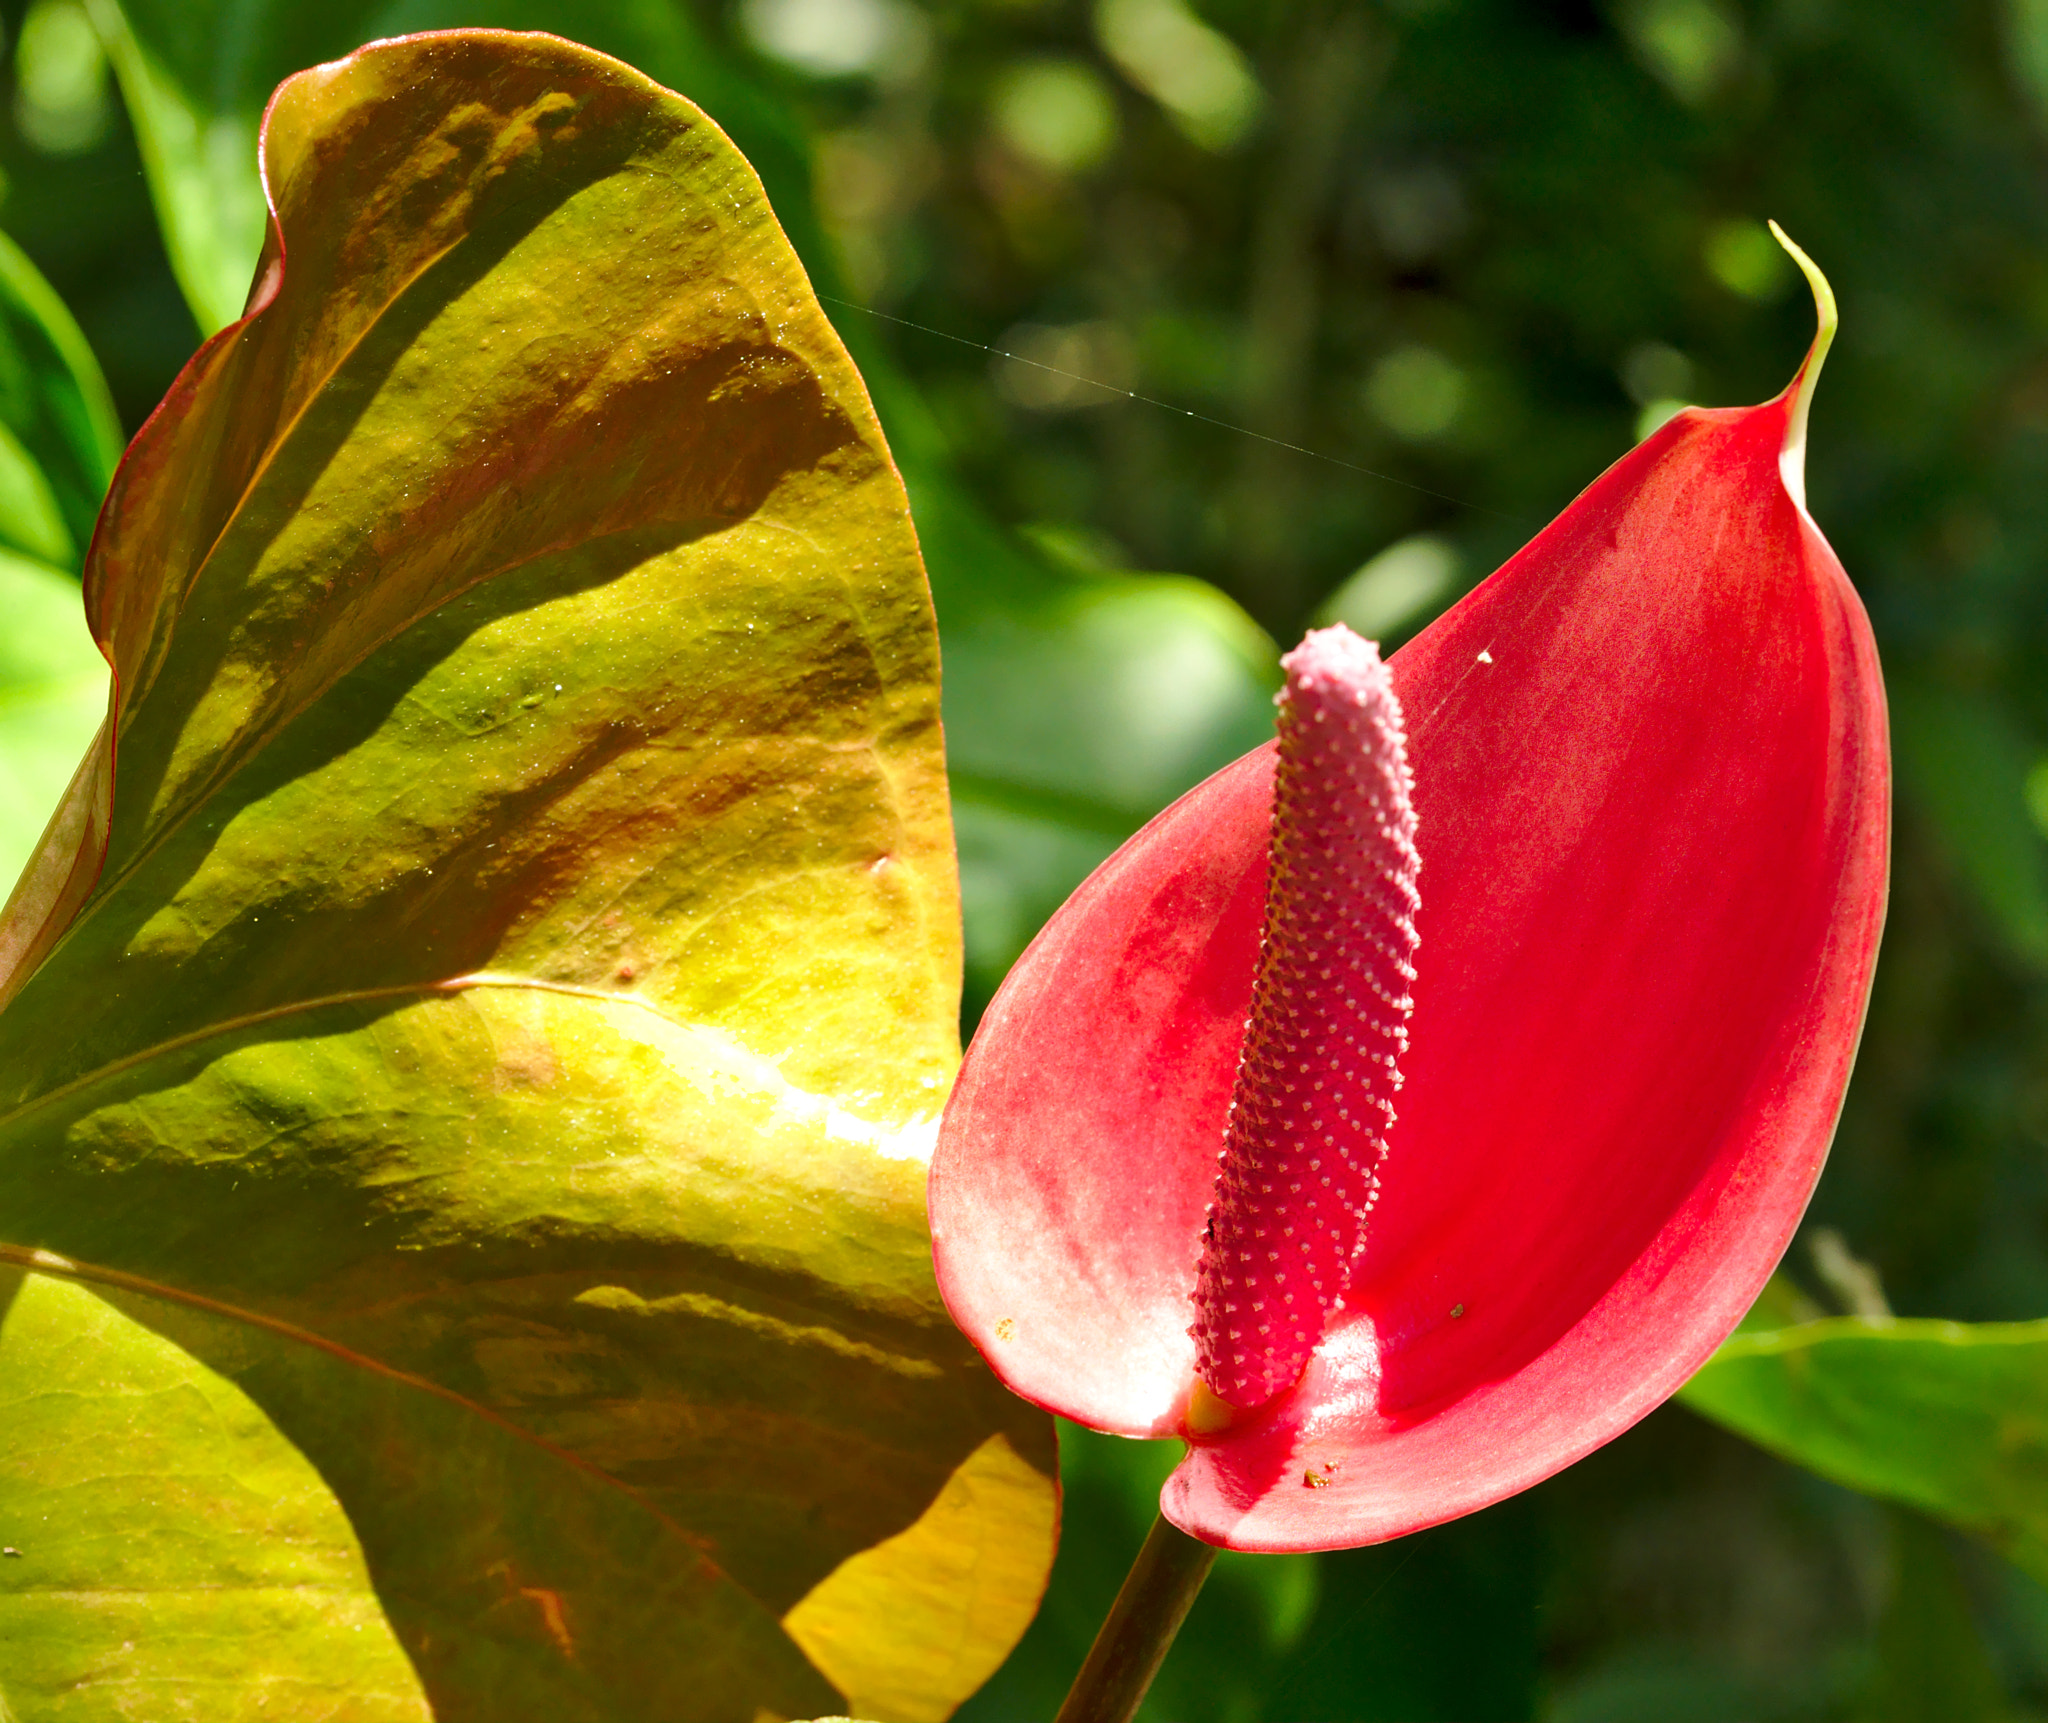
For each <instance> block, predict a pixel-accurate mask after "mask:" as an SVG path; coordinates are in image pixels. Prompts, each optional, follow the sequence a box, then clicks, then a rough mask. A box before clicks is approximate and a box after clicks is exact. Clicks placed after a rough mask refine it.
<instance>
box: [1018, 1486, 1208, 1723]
mask: <svg viewBox="0 0 2048 1723" xmlns="http://www.w3.org/2000/svg"><path fill="white" fill-rule="evenodd" d="M1215 1560H1216V1549H1215V1546H1214V1545H1213V1544H1205V1543H1203V1542H1202V1541H1201V1540H1200V1539H1198V1538H1191V1537H1189V1536H1188V1534H1187V1533H1186V1532H1184V1531H1181V1530H1179V1529H1178V1528H1177V1527H1175V1526H1171V1525H1169V1524H1168V1523H1167V1522H1166V1519H1165V1517H1164V1516H1163V1515H1162V1516H1161V1517H1160V1518H1158V1519H1155V1520H1154V1521H1153V1522H1152V1531H1151V1533H1150V1535H1149V1536H1148V1537H1147V1538H1146V1539H1145V1547H1144V1548H1143V1549H1141V1550H1139V1551H1138V1559H1137V1560H1136V1561H1134V1562H1132V1563H1131V1571H1130V1572H1129V1573H1128V1574H1126V1575H1125V1576H1124V1586H1123V1590H1121V1591H1120V1592H1118V1593H1117V1594H1116V1602H1115V1603H1114V1604H1112V1605H1111V1606H1110V1611H1109V1615H1108V1618H1107V1619H1106V1620H1105V1621H1104V1622H1103V1624H1102V1631H1101V1632H1099V1633H1098V1634H1096V1636H1095V1645H1094V1648H1093V1649H1092V1650H1091V1651H1090V1652H1089V1653H1088V1661H1087V1662H1086V1663H1084V1664H1082V1665H1081V1673H1080V1674H1079V1675H1077V1676H1075V1677H1074V1685H1073V1688H1072V1690H1071V1691H1069V1693H1068V1694H1067V1702H1066V1703H1065V1704H1064V1705H1062V1706H1061V1707H1060V1714H1059V1716H1058V1717H1057V1718H1056V1719H1055V1720H1054V1723H1130V1720H1131V1718H1133V1717H1135V1716H1136V1715H1137V1712H1138V1706H1139V1704H1140V1703H1141V1702H1142V1701H1143V1699H1144V1697H1145V1690H1146V1689H1147V1688H1148V1687H1150V1686H1151V1685H1152V1677H1153V1676H1155V1675H1157V1674H1158V1673H1159V1666H1160V1664H1162V1663H1163V1662H1165V1661H1166V1653H1167V1650H1168V1649H1169V1648H1170V1647H1171V1646H1172V1644H1173V1636H1174V1635H1175V1634H1176V1633H1178V1632H1180V1624H1181V1622H1182V1621H1183V1620H1184V1619H1186V1616H1187V1613H1188V1607H1189V1605H1191V1604H1192V1603H1193V1602H1194V1601H1195V1593H1196V1592H1198V1591H1200V1590H1201V1589H1202V1581H1203V1580H1205V1579H1207V1578H1208V1577H1209V1568H1210V1565H1211V1564H1212V1563H1213V1562H1214V1561H1215Z"/></svg>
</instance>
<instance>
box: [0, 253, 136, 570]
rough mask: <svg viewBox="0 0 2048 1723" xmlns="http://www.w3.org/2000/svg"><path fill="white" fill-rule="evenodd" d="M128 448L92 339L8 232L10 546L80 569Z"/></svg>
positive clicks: (0, 444)
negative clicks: (89, 341) (109, 485)
mask: <svg viewBox="0 0 2048 1723" xmlns="http://www.w3.org/2000/svg"><path fill="white" fill-rule="evenodd" d="M120 453H121V427H120V424H119V422H118V421H117V420H116V419H115V417H114V404H113V400H112V398H111V397H110V396H109V395H108V393H107V385H106V381H105V379H104V378H102V377H101V376H100V370H99V363H98V361H97V360H95V359H94V358H93V356H92V349H91V348H90V347H88V346H87V345H86V344H85V337H84V336H83V335H81V334H80V333H79V332H78V325H77V324H76V323H74V322H72V320H71V314H70V312H68V311H66V310H65V309H64V303H63V301H62V300H60V299H59V298H58V297H57V295H56V293H55V292H54V291H53V290H52V289H51V287H50V284H49V283H48V282H46V281H45V280H44V279H43V278H42V276H41V275H40V274H38V273H37V271H36V267H35V265H34V264H32V263H31V262H29V260H28V258H27V257H26V256H24V255H23V254H22V250H21V248H20V247H19V246H18V245H16V244H15V243H14V241H13V240H11V239H9V238H8V237H7V236H6V235H5V234H0V549H4V550H12V551H17V552H19V553H21V554H22V555H25V556H29V557H33V558H36V559H37V560H39V561H42V562H45V563H50V564H54V565H55V566H57V567H59V568H67V569H76V568H77V567H78V563H79V558H80V557H81V556H83V555H84V553H85V546H86V543H87V541H88V540H89V539H90V538H91V537H92V526H93V521H94V519H95V518H96V517H97V516H98V514H99V512H100V499H101V498H102V497H103V496H105V495H106V490H107V481H108V480H109V479H110V478H112V477H113V474H114V462H115V461H116V460H117V459H118V458H119V457H120Z"/></svg>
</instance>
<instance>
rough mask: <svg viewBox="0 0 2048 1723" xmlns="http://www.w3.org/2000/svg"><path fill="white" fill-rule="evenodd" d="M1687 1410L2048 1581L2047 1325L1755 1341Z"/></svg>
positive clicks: (1799, 1327)
mask: <svg viewBox="0 0 2048 1723" xmlns="http://www.w3.org/2000/svg"><path fill="white" fill-rule="evenodd" d="M1679 1397H1680V1398H1681V1399H1682V1400H1684V1402H1685V1403H1686V1404H1687V1405H1688V1406H1690V1407H1691V1408H1692V1409H1693V1410H1694V1411H1695V1412H1698V1413H1700V1414H1702V1415H1703V1416H1705V1417H1708V1418H1711V1419H1713V1420H1714V1421H1715V1422H1716V1423H1717V1424H1721V1425H1723V1426H1724V1427H1726V1428H1727V1429H1730V1430H1733V1431H1735V1432H1736V1434H1738V1435H1741V1436H1746V1437H1748V1438H1749V1439H1750V1440H1751V1441H1753V1442H1755V1443H1757V1444H1758V1445H1759V1446H1760V1447H1764V1448H1768V1449H1769V1450H1770V1451H1771V1452H1772V1453H1774V1454H1779V1455H1782V1456H1783V1457H1784V1458H1786V1459H1788V1460H1791V1461H1793V1462H1794V1463H1795V1464H1797V1465H1801V1466H1805V1467H1807V1468H1808V1469H1809V1470H1811V1471H1815V1472H1818V1473H1819V1474H1820V1475H1821V1476H1822V1477H1824V1478H1830V1479H1832V1480H1834V1481H1835V1482H1836V1483H1839V1484H1846V1485H1847V1486H1848V1487H1849V1488H1851V1489H1854V1490H1861V1491H1863V1492H1864V1493H1865V1494H1866V1495H1873V1496H1878V1497H1881V1498H1883V1499H1885V1500H1887V1501H1894V1502H1899V1503H1902V1504H1904V1505H1905V1506H1907V1507H1910V1508H1915V1509H1918V1510H1919V1511H1920V1512H1921V1513H1924V1514H1928V1515H1931V1516H1932V1517H1934V1518H1935V1519H1939V1520H1944V1521H1946V1522H1947V1523H1948V1524H1950V1525H1953V1526H1959V1527H1961V1528H1962V1529H1963V1530H1965V1531H1970V1532H1975V1533H1977V1534H1978V1535H1979V1536H1981V1537H1983V1538H1985V1539H1986V1540H1987V1541H1989V1542H1990V1543H1991V1545H1992V1546H1993V1547H1994V1548H1996V1549H1998V1550H1999V1551H2001V1552H2002V1553H2003V1554H2005V1555H2006V1556H2008V1557H2009V1558H2010V1559H2011V1560H2012V1561H2013V1562H2015V1563H2016V1564H2017V1565H2018V1566H2020V1567H2022V1568H2024V1569H2025V1570H2026V1571H2027V1572H2029V1573H2031V1574H2032V1575H2034V1577H2035V1578H2037V1579H2041V1580H2048V1322H1986V1323H1976V1324H1967V1323H1960V1322H1931V1321H1921V1320H1907V1319H1900V1320H1897V1321H1891V1322H1877V1321H1870V1320H1867V1319H1865V1318H1861V1317H1827V1318H1823V1319H1821V1320H1818V1321H1811V1322H1802V1323H1797V1324H1795V1325H1793V1326H1789V1327H1784V1328H1766V1327H1753V1328H1745V1329H1744V1330H1743V1331H1742V1332H1741V1333H1738V1334H1736V1335H1735V1336H1734V1337H1733V1338H1732V1339H1730V1340H1728V1341H1727V1342H1726V1343H1725V1344H1724V1345H1723V1346H1722V1347H1721V1349H1720V1351H1718V1352H1717V1353H1715V1354H1714V1357H1713V1358H1712V1360H1711V1361H1710V1362H1709V1363H1708V1364H1707V1365H1706V1367H1705V1368H1704V1369H1702V1370H1701V1371H1700V1372H1699V1374H1698V1375H1696V1376H1694V1377H1693V1379H1692V1380H1691V1381H1690V1382H1689V1383H1687V1384H1686V1386H1685V1388H1684V1389H1683V1390H1682V1391H1681V1393H1680V1396H1679Z"/></svg>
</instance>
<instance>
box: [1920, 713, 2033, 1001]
mask: <svg viewBox="0 0 2048 1723" xmlns="http://www.w3.org/2000/svg"><path fill="white" fill-rule="evenodd" d="M1889 694H1890V701H1891V709H1892V736H1893V746H1894V748H1895V750H1896V752H1897V754H1898V760H1899V782H1900V786H1901V787H1902V788H1903V789H1904V790H1905V791H1906V793H1907V794H1908V795H1909V796H1910V797H1911V798H1912V801H1913V804H1914V806H1916V807H1917V808H1918V809H1919V811H1920V813H1921V815H1922V816H1923V817H1924V818H1925V819H1926V821H1927V823H1928V825H1929V827H1930V828H1931V829H1932V832H1933V835H1934V839H1935V842H1936V844H1937V846H1938V847H1939V849H1940V851H1941V853H1942V855H1943V856H1944V858H1945V859H1946V860H1947V861H1948V863H1949V865H1950V867H1951V868H1953V869H1954V870H1955V872H1956V873H1957V875H1958V876H1960V878H1961V881H1962V883H1963V884H1964V885H1965V886H1966V887H1968V888H1969V890H1970V892H1971V895H1972V896H1974V897H1975V898H1976V900H1977V902H1978V903H1979V904H1980V905H1981V906H1982V907H1983V909H1984V910H1985V912H1986V913H1987V915H1988V916H1989V918H1990V920H1991V924H1992V926H1993V927H1994V928H1995V929H1996V931H1997V932H1998V933H1999V934H2000V935H2001V937H2002V938H2003V940H2004V942H2005V944H2006V946H2007V948H2008V949H2009V950H2010V951H2011V952H2012V954H2013V955H2014V956H2016V957H2018V958H2019V959H2020V960H2021V961H2022V962H2024V963H2026V964H2028V965H2030V966H2032V967H2034V968H2037V969H2039V968H2048V844H2044V843H2043V841H2042V832H2041V829H2040V827H2039V826H2038V825H2037V824H2036V823H2035V821H2036V816H2035V815H2034V814H2033V812H2032V806H2031V804H2030V800H2029V793H2030V790H2031V788H2032V783H2033V780H2032V779H2031V778H2030V777H2029V768H2030V767H2032V766H2033V764H2034V759H2035V750H2034V748H2033V747H2032V746H2031V745H2030V744H2029V742H2028V740H2027V738H2026V737H2025V736H2024V735H2023V734H2022V733H2021V731H2020V730H2019V728H2018V726H2017V725H2016V724H2015V723H2014V721H2013V719H2012V718H2011V716H2010V715H2009V712H2008V710H2007V708H2005V707H2004V706H2001V705H1999V704H1998V703H1996V702H1994V701H1992V700H1990V699H1987V698H1984V697H1982V696H1979V695H1974V694H1970V693H1967V692H1964V691H1962V690H1959V689H1953V688H1946V687H1941V686H1939V685H1935V684H1930V683H1928V682H1925V681H1923V680H1918V679H1915V678H1913V677H1911V676H1903V675H1894V676H1892V677H1891V679H1890V683H1889Z"/></svg>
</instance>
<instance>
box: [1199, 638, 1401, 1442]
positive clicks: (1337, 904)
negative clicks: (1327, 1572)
mask: <svg viewBox="0 0 2048 1723" xmlns="http://www.w3.org/2000/svg"><path fill="white" fill-rule="evenodd" d="M1280 665H1281V668H1282V670H1283V671H1285V672H1286V677H1287V681H1286V685H1285V686H1284V687H1283V688H1282V689H1281V691H1280V693H1279V695H1278V697H1277V700H1276V704H1277V705H1278V706H1279V708H1280V724H1279V729H1280V737H1279V742H1280V746H1279V763H1278V768H1277V771H1276V773H1275V777H1274V789H1273V826H1272V850H1271V860H1270V864H1269V866H1270V872H1269V875H1268V880H1267V886H1266V919H1265V930H1264V937H1263V938H1262V940H1261V941H1260V948H1259V967H1258V975H1257V979H1256V980H1255V981H1254V982H1253V984H1252V1011H1251V1023H1250V1025H1249V1027H1248V1029H1247V1030H1246V1033H1245V1044H1244V1053H1243V1055H1242V1058H1241V1060H1240V1063H1239V1065H1238V1071H1237V1081H1236V1085H1235V1087H1234V1089H1233V1091H1232V1094H1231V1099H1230V1123H1229V1128H1228V1133H1227V1135H1226V1138H1225V1141H1224V1145H1223V1164H1222V1167H1221V1170H1220V1171H1219V1173H1218V1175H1217V1180H1216V1197H1215V1202H1214V1204H1213V1206H1212V1207H1211V1209H1210V1213H1209V1221H1208V1225H1207V1226H1206V1227H1205V1228H1204V1232H1203V1250H1202V1259H1201V1266H1200V1269H1199V1272H1198V1274H1197V1277H1196V1282H1195V1312H1196V1315H1195V1323H1194V1328H1193V1333H1194V1337H1195V1341H1196V1344H1197V1346H1198V1347H1199V1358H1200V1362H1199V1364H1198V1366H1197V1372H1198V1374H1199V1375H1200V1377H1201V1379H1202V1380H1203V1381H1204V1382H1205V1383H1207V1384H1208V1386H1209V1387H1210V1389H1211V1390H1212V1391H1213V1392H1215V1393H1216V1394H1217V1395H1218V1396H1220V1397H1221V1398H1222V1399H1224V1400H1226V1401H1228V1402H1229V1403H1230V1404H1231V1405H1233V1406H1236V1407H1239V1408H1243V1409H1250V1408H1253V1407H1257V1406H1261V1405H1263V1404H1264V1403H1265V1402H1266V1401H1268V1400H1270V1399H1271V1398H1272V1397H1273V1396H1274V1395H1275V1394H1277V1393H1279V1392H1280V1390H1281V1389H1283V1388H1286V1387H1288V1386H1289V1385H1290V1384H1292V1383H1293V1381H1294V1379H1295V1378H1296V1377H1297V1376H1299V1375H1300V1374H1301V1369H1302V1366H1303V1365H1304V1364H1305V1363H1306V1362H1307V1361H1308V1356H1309V1354H1310V1353H1311V1352H1313V1351H1314V1350H1315V1347H1316V1343H1317V1342H1318V1341H1319V1340H1321V1339H1322V1337H1323V1328H1324V1324H1325V1322H1326V1320H1327V1318H1328V1317H1329V1315H1330V1313H1331V1312H1332V1311H1333V1310H1334V1309H1335V1308H1336V1306H1337V1305H1338V1304H1339V1303H1340V1302H1341V1300H1342V1298H1343V1295H1344V1288H1345V1284H1346V1282H1347V1280H1348V1279H1349V1276H1350V1271H1351V1263H1352V1260H1353V1258H1354V1257H1356V1255H1357V1254H1358V1249H1359V1246H1360V1244H1361V1243H1362V1242H1363V1238H1364V1228H1365V1221H1366V1216H1367V1214H1368V1213H1369V1212H1370V1211H1371V1208H1372V1205H1373V1197H1374V1193H1375V1191H1376V1189H1377V1173H1378V1169H1379V1163H1380V1157H1381V1156H1382V1155H1383V1154H1385V1153H1386V1148H1387V1132H1388V1130H1389V1129H1390V1127H1391V1126H1392V1125H1393V1122H1394V1094H1395V1091H1396V1090H1398V1089H1399V1088H1400V1086H1401V1076H1400V1070H1399V1067H1398V1061H1399V1059H1400V1056H1401V1053H1402V1050H1403V1049H1404V1048H1405V1047H1406V1046H1407V1044H1408V1027H1407V1025H1408V1015H1409V1013H1410V1012H1411V1011H1412V1010H1413V1009H1414V1006H1415V1001H1414V999H1413V998H1412V997H1411V996H1410V994H1409V986H1410V984H1411V983H1412V982H1413V981H1414V979H1415V965H1414V958H1415V946H1416V938H1415V912H1416V909H1417V908H1418V906H1419V904H1420V899H1419V897H1418V896H1417V893H1416V873H1417V870H1418V868H1419V866H1420V861H1419V858H1418V857H1417V855H1416V850H1415V808H1414V803H1413V800H1412V797H1411V795H1410V791H1411V790H1412V788H1413V780H1412V778H1411V776H1410V774H1409V770H1408V751H1407V741H1406V737H1405V735H1404V734H1403V731H1402V727H1401V702H1400V701H1399V700H1398V699H1397V698H1396V697H1395V694H1394V689H1393V684H1392V682H1391V680H1390V679H1389V677H1388V674H1387V667H1386V665H1385V664H1384V663H1382V662H1381V661H1380V655H1379V649H1378V647H1377V646H1375V645H1374V644H1373V643H1372V642H1371V641H1368V640H1361V639H1360V638H1359V637H1358V636H1357V635H1355V634H1353V633H1352V632H1351V630H1350V629H1348V628H1346V627H1345V626H1344V625H1343V624H1342V623H1339V624H1338V625H1337V626H1336V627H1334V628H1326V629H1322V630H1320V631H1318V632H1315V633H1312V634H1310V635H1309V636H1308V638H1307V639H1306V640H1304V641H1303V642H1302V643H1301V645H1300V646H1298V647H1297V648H1296V649H1295V650H1294V651H1293V652H1291V653H1289V654H1288V655H1287V656H1286V657H1285V658H1283V659H1281V661H1280Z"/></svg>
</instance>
